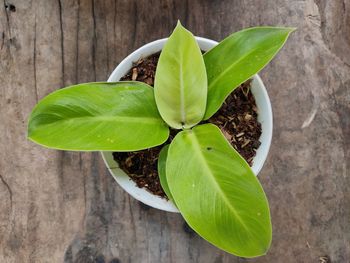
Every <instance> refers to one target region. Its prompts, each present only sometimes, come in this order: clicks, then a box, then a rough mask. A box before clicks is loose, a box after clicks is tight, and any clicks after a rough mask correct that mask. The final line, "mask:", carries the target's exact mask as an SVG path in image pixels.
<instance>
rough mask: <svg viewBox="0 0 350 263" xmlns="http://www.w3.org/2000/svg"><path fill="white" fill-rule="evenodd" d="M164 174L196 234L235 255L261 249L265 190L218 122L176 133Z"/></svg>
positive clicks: (267, 232)
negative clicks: (218, 125) (217, 124)
mask: <svg viewBox="0 0 350 263" xmlns="http://www.w3.org/2000/svg"><path fill="white" fill-rule="evenodd" d="M166 177H167V181H168V185H169V188H170V191H171V193H172V196H173V198H174V200H175V203H176V205H177V207H178V209H179V210H180V212H181V214H182V215H183V217H184V218H185V220H186V221H187V223H188V224H189V225H190V226H191V227H192V228H193V229H194V230H195V231H196V232H197V233H198V234H199V235H201V236H202V237H203V238H205V239H206V240H207V241H209V242H211V243H212V244H214V245H215V246H217V247H219V248H221V249H223V250H225V251H227V252H229V253H232V254H235V255H237V256H241V257H255V256H259V255H263V254H265V253H266V251H267V250H268V248H269V246H270V242H271V221H270V212H269V206H268V202H267V199H266V196H265V193H264V191H263V189H262V187H261V185H260V183H259V181H258V180H257V178H256V177H255V175H254V174H253V172H252V170H251V169H250V167H249V165H248V164H247V163H246V162H245V160H244V159H243V158H242V157H241V156H240V155H239V154H238V153H237V152H236V151H235V150H234V149H233V148H232V147H231V145H230V144H229V143H228V142H227V141H226V139H225V137H224V135H223V134H222V133H221V132H220V130H219V128H217V127H216V126H215V125H213V124H204V125H200V126H197V127H195V128H193V129H192V130H185V131H182V132H180V133H179V134H177V135H176V137H175V139H174V140H173V141H172V143H171V145H170V148H169V152H168V158H167V162H166Z"/></svg>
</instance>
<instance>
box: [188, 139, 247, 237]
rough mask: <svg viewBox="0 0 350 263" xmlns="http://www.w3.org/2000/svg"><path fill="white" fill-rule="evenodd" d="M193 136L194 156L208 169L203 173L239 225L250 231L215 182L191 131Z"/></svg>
mask: <svg viewBox="0 0 350 263" xmlns="http://www.w3.org/2000/svg"><path fill="white" fill-rule="evenodd" d="M193 138H194V141H195V143H194V144H193V145H194V148H195V149H194V150H195V151H197V152H198V154H197V155H196V156H199V158H200V159H201V160H202V162H203V163H204V166H205V167H206V168H207V171H209V172H208V173H204V174H208V175H209V176H208V177H209V178H210V180H211V181H212V182H213V184H214V187H215V188H216V189H217V190H218V192H219V196H221V197H222V200H223V201H224V202H225V203H226V205H227V206H228V207H229V209H230V210H231V211H232V213H233V214H234V215H235V216H236V218H237V219H238V221H239V222H240V223H241V225H242V226H243V227H244V229H245V230H246V231H247V232H248V233H250V231H249V228H248V227H247V225H246V224H245V223H244V221H243V220H242V218H241V217H240V215H239V214H238V212H237V210H236V208H235V207H234V206H233V205H232V204H231V203H230V201H229V200H228V199H227V197H226V195H225V193H224V192H223V191H222V189H221V187H220V186H219V184H218V183H217V182H216V180H215V176H213V173H212V169H211V167H210V166H209V165H208V163H207V162H206V159H205V157H204V156H203V153H202V150H201V148H200V146H199V145H200V144H199V141H198V139H197V137H196V135H195V133H194V132H193Z"/></svg>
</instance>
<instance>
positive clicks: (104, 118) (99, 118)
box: [41, 116, 162, 126]
mask: <svg viewBox="0 0 350 263" xmlns="http://www.w3.org/2000/svg"><path fill="white" fill-rule="evenodd" d="M72 120H74V121H77V122H84V121H85V122H89V123H91V122H98V121H107V122H115V121H119V122H132V123H136V122H137V123H145V124H154V123H161V122H162V120H161V119H160V118H156V117H137V116H135V117H131V116H83V117H70V118H67V119H60V120H56V121H54V122H51V123H45V124H43V125H41V126H45V125H52V124H56V123H62V122H69V121H72Z"/></svg>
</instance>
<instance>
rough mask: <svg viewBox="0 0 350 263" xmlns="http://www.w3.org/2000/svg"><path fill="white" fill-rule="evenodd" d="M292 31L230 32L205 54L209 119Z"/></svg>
mask: <svg viewBox="0 0 350 263" xmlns="http://www.w3.org/2000/svg"><path fill="white" fill-rule="evenodd" d="M292 31H294V28H282V27H281V28H279V27H254V28H248V29H244V30H242V31H239V32H236V33H233V34H232V35H230V36H229V37H227V38H225V39H224V40H223V41H221V42H220V43H219V44H218V45H217V46H215V47H214V48H212V49H211V50H209V51H208V52H206V53H205V54H204V62H205V66H206V69H207V75H208V102H207V109H206V112H205V116H204V119H209V118H210V117H211V116H212V115H213V114H214V113H215V112H216V111H217V110H218V109H219V108H220V107H221V105H222V103H223V102H224V101H225V99H226V97H227V96H228V95H229V94H230V93H231V92H232V91H233V90H234V89H235V88H237V87H238V86H239V85H240V84H241V83H243V82H244V81H246V80H248V79H249V78H251V77H252V76H253V75H254V74H256V73H257V72H259V71H260V70H261V69H262V68H263V67H264V66H265V65H266V64H267V63H268V62H269V61H270V60H271V59H272V58H273V57H274V56H275V55H276V54H277V52H278V51H279V50H280V49H281V48H282V46H283V45H284V43H285V42H286V40H287V38H288V36H289V34H290V33H291V32H292Z"/></svg>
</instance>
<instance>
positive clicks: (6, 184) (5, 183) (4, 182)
mask: <svg viewBox="0 0 350 263" xmlns="http://www.w3.org/2000/svg"><path fill="white" fill-rule="evenodd" d="M0 181H1V182H2V183H3V184H4V185H5V187H6V189H7V191H8V192H9V195H10V197H9V199H10V211H11V212H12V190H11V187H10V186H9V184H8V183H7V182H6V180H5V179H4V177H3V176H2V174H0Z"/></svg>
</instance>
